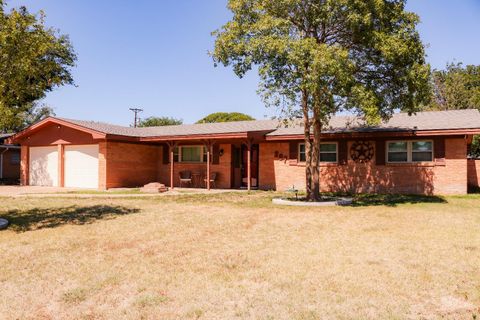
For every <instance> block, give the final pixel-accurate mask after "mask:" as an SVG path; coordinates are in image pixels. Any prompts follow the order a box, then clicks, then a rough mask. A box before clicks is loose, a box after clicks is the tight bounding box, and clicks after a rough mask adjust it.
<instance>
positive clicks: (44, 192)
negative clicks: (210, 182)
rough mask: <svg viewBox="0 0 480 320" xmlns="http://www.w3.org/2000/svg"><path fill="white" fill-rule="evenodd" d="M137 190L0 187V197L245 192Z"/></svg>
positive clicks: (86, 196)
mask: <svg viewBox="0 0 480 320" xmlns="http://www.w3.org/2000/svg"><path fill="white" fill-rule="evenodd" d="M136 190H137V189H129V188H118V189H109V190H108V191H97V190H88V189H77V188H58V187H35V186H0V197H15V198H17V197H35V198H37V197H38V198H42V197H59V198H64V197H66V198H137V197H158V196H173V195H192V194H218V193H226V192H245V190H232V189H212V190H210V191H208V190H206V189H194V188H175V189H174V190H170V191H167V192H164V193H141V192H137V191H136Z"/></svg>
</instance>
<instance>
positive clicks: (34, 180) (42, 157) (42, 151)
mask: <svg viewBox="0 0 480 320" xmlns="http://www.w3.org/2000/svg"><path fill="white" fill-rule="evenodd" d="M29 184H30V185H32V186H47V187H57V186H58V151H57V147H56V146H53V147H31V148H30V161H29Z"/></svg>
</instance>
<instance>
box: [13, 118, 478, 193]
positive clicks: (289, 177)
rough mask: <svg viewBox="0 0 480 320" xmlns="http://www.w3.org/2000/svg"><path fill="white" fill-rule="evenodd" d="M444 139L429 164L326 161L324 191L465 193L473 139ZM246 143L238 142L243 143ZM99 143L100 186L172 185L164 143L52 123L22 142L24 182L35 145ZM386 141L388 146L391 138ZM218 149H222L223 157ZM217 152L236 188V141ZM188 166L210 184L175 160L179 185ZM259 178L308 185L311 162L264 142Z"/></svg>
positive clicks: (473, 167)
mask: <svg viewBox="0 0 480 320" xmlns="http://www.w3.org/2000/svg"><path fill="white" fill-rule="evenodd" d="M440 138H441V141H442V143H443V144H444V148H443V149H444V154H443V158H442V159H436V157H435V161H432V162H428V163H419V164H418V163H417V164H416V163H409V164H378V165H377V162H376V161H377V160H376V159H375V158H374V159H372V160H371V161H370V162H368V163H365V164H361V163H356V162H355V161H353V160H352V159H351V158H350V156H349V155H348V152H347V155H346V157H347V158H346V159H345V162H344V163H342V164H322V165H321V190H322V191H343V192H352V193H366V192H375V193H415V194H465V193H466V192H467V184H468V185H472V186H474V185H477V186H478V181H479V179H480V178H479V177H480V164H479V163H478V162H477V161H473V160H468V161H467V158H466V152H467V140H466V139H465V137H464V136H457V137H455V136H450V137H449V136H446V137H440ZM430 139H439V137H430ZM241 142H242V141H234V143H237V144H238V145H240V143H241ZM370 142H371V144H372V145H374V146H375V149H377V148H380V147H379V146H381V144H379V143H378V141H370ZM93 143H96V144H99V173H98V174H99V189H109V188H117V187H138V186H143V185H145V184H147V183H150V182H161V183H164V184H166V185H167V186H169V185H170V168H171V167H170V164H169V163H168V161H166V160H165V158H166V159H168V157H165V155H164V154H163V153H164V152H165V151H164V150H167V149H166V148H164V145H163V144H161V143H158V144H148V143H140V142H118V141H111V140H108V139H107V140H105V139H98V140H97V139H94V138H93V137H92V135H89V134H87V133H83V132H79V131H78V130H74V129H70V128H66V127H63V126H54V125H48V126H46V127H45V128H44V129H43V130H42V133H41V134H36V135H32V138H31V139H25V140H23V141H22V147H21V164H20V167H21V174H20V178H21V183H22V184H23V185H28V176H29V173H28V170H29V168H28V165H29V155H28V150H29V149H28V148H29V146H45V145H57V146H62V145H68V144H93ZM352 143H353V141H351V140H350V141H346V142H345V141H344V146H345V148H346V149H347V150H349V149H350V147H351V145H352ZM382 143H383V145H384V143H385V141H383V142H382ZM198 144H200V142H198ZM59 148H60V147H59ZM345 148H344V149H345ZM434 148H435V147H434ZM59 150H60V149H59ZM218 150H222V152H221V156H220V153H219V152H218ZM380 152H384V150H380ZM375 154H377V150H375ZM215 156H216V158H215V159H216V160H215V161H213V163H212V164H211V169H210V171H211V172H212V173H213V172H216V173H218V176H217V181H216V187H217V188H222V189H228V188H232V186H233V185H234V183H233V181H232V180H233V170H232V165H233V157H232V144H231V143H223V144H220V145H217V152H216V153H215ZM212 158H213V155H212ZM437 160H439V161H437ZM467 162H468V165H467ZM59 163H61V162H59ZM59 170H60V169H59ZM183 170H189V171H191V172H198V173H199V174H200V176H201V179H200V181H198V184H197V185H198V186H201V187H204V181H203V178H204V177H205V175H206V164H205V163H181V162H175V163H174V175H173V177H174V186H175V187H178V186H180V181H179V172H181V171H183ZM237 171H238V170H237ZM59 172H60V171H59ZM60 173H61V172H60ZM59 176H61V174H60V175H59ZM237 176H238V173H237ZM467 180H468V183H467ZM258 181H259V187H260V188H261V189H266V190H280V191H281V190H285V189H287V188H290V187H292V186H295V187H296V188H299V189H304V188H305V166H304V165H302V163H298V161H297V160H296V159H292V147H291V142H290V141H282V142H262V143H260V144H259V177H258ZM60 185H61V184H60Z"/></svg>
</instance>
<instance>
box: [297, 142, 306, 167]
mask: <svg viewBox="0 0 480 320" xmlns="http://www.w3.org/2000/svg"><path fill="white" fill-rule="evenodd" d="M302 145H303V146H304V150H305V151H304V152H303V154H304V155H305V160H304V161H302V158H301V157H300V155H301V152H300V146H302ZM305 148H306V146H305V142H300V143H299V144H298V150H297V155H298V162H300V163H305V162H306V161H307V149H305Z"/></svg>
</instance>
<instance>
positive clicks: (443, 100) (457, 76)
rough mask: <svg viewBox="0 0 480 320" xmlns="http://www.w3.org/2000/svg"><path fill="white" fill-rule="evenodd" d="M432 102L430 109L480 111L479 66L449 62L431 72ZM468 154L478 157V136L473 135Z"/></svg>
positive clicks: (479, 154)
mask: <svg viewBox="0 0 480 320" xmlns="http://www.w3.org/2000/svg"><path fill="white" fill-rule="evenodd" d="M432 90H433V97H434V99H433V102H432V104H431V105H430V106H429V107H428V108H426V109H430V110H458V109H477V110H479V111H480V66H474V65H467V66H464V65H463V64H462V63H456V64H455V63H449V64H447V67H446V68H445V70H434V71H433V73H432ZM470 156H471V157H475V158H479V157H480V137H478V136H475V137H474V139H473V142H472V145H471V149H470Z"/></svg>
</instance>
